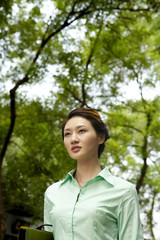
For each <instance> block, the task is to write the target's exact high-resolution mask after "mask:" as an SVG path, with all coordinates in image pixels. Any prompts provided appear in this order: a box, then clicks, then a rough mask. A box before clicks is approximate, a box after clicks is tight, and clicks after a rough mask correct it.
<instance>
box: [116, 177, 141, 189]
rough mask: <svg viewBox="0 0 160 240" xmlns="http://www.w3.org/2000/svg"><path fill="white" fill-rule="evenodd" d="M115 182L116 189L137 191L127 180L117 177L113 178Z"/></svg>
mask: <svg viewBox="0 0 160 240" xmlns="http://www.w3.org/2000/svg"><path fill="white" fill-rule="evenodd" d="M112 179H113V182H114V186H115V188H118V189H125V190H128V191H135V190H136V187H135V185H134V184H133V183H131V182H129V181H128V180H125V179H123V178H121V177H117V176H112Z"/></svg>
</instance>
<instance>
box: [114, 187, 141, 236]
mask: <svg viewBox="0 0 160 240" xmlns="http://www.w3.org/2000/svg"><path fill="white" fill-rule="evenodd" d="M118 232H119V238H118V239H119V240H144V238H143V233H142V227H141V223H140V214H139V201H138V196H137V192H136V189H135V187H134V186H131V187H130V188H129V189H128V191H127V192H126V193H125V194H124V196H123V197H122V200H121V203H120V205H119V208H118Z"/></svg>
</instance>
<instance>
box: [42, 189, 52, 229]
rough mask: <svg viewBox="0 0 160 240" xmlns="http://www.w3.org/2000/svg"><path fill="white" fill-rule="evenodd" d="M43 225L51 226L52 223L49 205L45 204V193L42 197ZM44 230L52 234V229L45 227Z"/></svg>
mask: <svg viewBox="0 0 160 240" xmlns="http://www.w3.org/2000/svg"><path fill="white" fill-rule="evenodd" d="M44 224H50V225H52V221H51V218H50V206H49V203H48V202H47V194H46V193H45V195H44ZM44 230H45V231H48V232H53V228H52V227H50V226H45V227H44Z"/></svg>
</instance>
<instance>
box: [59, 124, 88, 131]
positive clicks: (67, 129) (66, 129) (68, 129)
mask: <svg viewBox="0 0 160 240" xmlns="http://www.w3.org/2000/svg"><path fill="white" fill-rule="evenodd" d="M81 127H87V126H86V125H83V124H82V125H79V126H77V127H76V129H79V128H81ZM70 130H72V128H65V129H64V132H65V131H70Z"/></svg>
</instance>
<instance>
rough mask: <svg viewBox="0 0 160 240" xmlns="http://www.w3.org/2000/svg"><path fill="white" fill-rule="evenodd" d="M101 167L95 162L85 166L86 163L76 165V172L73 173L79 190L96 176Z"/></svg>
mask: <svg viewBox="0 0 160 240" xmlns="http://www.w3.org/2000/svg"><path fill="white" fill-rule="evenodd" d="M101 170H102V169H101V167H100V164H99V162H98V161H97V162H95V164H87V163H79V162H78V163H77V170H76V172H75V175H74V178H75V179H76V181H77V182H78V184H79V186H80V188H81V187H82V186H83V185H84V184H85V183H86V182H87V181H88V180H90V179H91V178H94V177H95V176H97V174H98V173H99V172H100V171H101Z"/></svg>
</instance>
